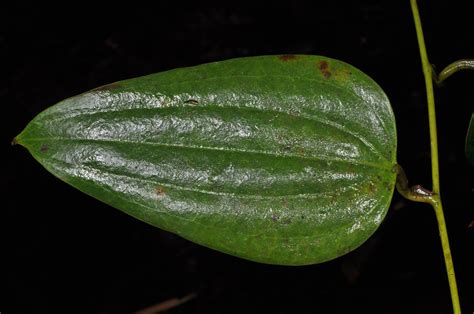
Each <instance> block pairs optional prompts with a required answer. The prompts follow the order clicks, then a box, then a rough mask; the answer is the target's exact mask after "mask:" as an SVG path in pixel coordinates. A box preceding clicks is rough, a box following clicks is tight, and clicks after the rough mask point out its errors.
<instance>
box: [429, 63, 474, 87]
mask: <svg viewBox="0 0 474 314" xmlns="http://www.w3.org/2000/svg"><path fill="white" fill-rule="evenodd" d="M461 70H474V60H473V59H461V60H457V61H455V62H453V63H451V64H449V65H448V66H447V67H445V68H444V69H443V71H441V72H439V75H436V73H435V72H434V71H433V78H434V81H435V83H436V85H440V84H441V83H442V82H443V81H444V80H445V79H447V78H448V77H450V76H451V75H453V74H454V73H456V72H458V71H461Z"/></svg>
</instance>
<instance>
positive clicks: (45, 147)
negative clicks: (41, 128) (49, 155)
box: [40, 144, 49, 153]
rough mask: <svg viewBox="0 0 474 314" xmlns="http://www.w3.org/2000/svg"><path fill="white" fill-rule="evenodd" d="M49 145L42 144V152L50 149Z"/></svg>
mask: <svg viewBox="0 0 474 314" xmlns="http://www.w3.org/2000/svg"><path fill="white" fill-rule="evenodd" d="M48 149H49V147H48V145H46V144H43V145H41V147H40V152H42V153H46V152H47V151H48Z"/></svg>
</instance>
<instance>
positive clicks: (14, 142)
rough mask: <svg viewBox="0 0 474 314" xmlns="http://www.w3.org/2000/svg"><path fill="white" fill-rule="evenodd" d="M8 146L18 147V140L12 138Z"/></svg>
mask: <svg viewBox="0 0 474 314" xmlns="http://www.w3.org/2000/svg"><path fill="white" fill-rule="evenodd" d="M10 144H11V145H12V146H15V145H18V144H19V143H18V139H17V138H16V137H14V138H13V139H12V141H11V142H10Z"/></svg>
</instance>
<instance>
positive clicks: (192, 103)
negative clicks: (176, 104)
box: [184, 99, 199, 105]
mask: <svg viewBox="0 0 474 314" xmlns="http://www.w3.org/2000/svg"><path fill="white" fill-rule="evenodd" d="M184 103H185V104H190V105H197V104H199V101H197V100H196V99H188V100H186V101H185V102H184Z"/></svg>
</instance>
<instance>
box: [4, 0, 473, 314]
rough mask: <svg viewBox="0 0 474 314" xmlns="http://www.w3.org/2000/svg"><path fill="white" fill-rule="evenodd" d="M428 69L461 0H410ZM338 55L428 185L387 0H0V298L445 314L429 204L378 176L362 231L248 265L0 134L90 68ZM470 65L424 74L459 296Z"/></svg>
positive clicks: (415, 110) (469, 251) (469, 289)
mask: <svg viewBox="0 0 474 314" xmlns="http://www.w3.org/2000/svg"><path fill="white" fill-rule="evenodd" d="M419 7H420V11H421V15H422V21H423V26H424V30H425V37H426V43H427V48H428V54H429V56H430V61H431V62H432V63H434V64H436V66H437V68H438V70H440V69H442V68H443V67H444V66H446V65H448V64H449V63H451V62H453V61H455V60H456V59H460V58H474V36H473V31H474V23H473V21H472V12H473V9H474V2H472V1H471V2H465V1H427V0H422V1H419ZM286 53H295V54H317V55H325V56H329V57H332V58H336V59H340V60H343V61H345V62H348V63H350V64H352V65H354V66H355V67H357V68H359V69H361V70H362V71H364V72H365V73H366V74H368V75H369V76H371V77H372V78H373V79H374V80H375V81H376V82H378V83H379V84H380V86H381V87H382V88H383V89H384V91H385V92H386V93H387V95H388V96H389V98H390V100H391V102H392V106H393V109H394V111H395V115H396V119H397V127H398V138H399V144H398V145H399V148H398V162H399V163H400V164H401V165H402V166H403V167H404V168H405V170H406V172H407V174H408V177H409V179H410V180H411V182H412V183H418V184H422V185H423V186H425V187H427V188H430V187H431V183H430V182H431V174H430V153H429V134H428V119H427V112H426V102H425V92H424V81H423V76H422V72H421V64H420V57H419V53H418V46H417V42H416V35H415V29H414V25H413V19H412V16H411V11H410V5H409V1H408V0H404V1H369V0H366V1H324V2H321V1H309V0H306V1H303V0H287V1H285V2H281V3H278V2H266V1H252V2H246V1H207V0H205V1H199V2H198V1H190V2H186V1H180V0H174V1H154V2H153V3H152V4H149V3H148V2H145V1H140V0H137V1H130V2H127V3H125V4H121V3H119V2H118V1H95V2H89V1H75V2H66V1H65V2H62V3H54V4H53V3H47V2H44V1H16V2H15V3H13V1H8V2H4V3H3V4H1V5H0V69H1V70H0V80H1V82H2V84H1V85H0V104H1V106H2V107H1V108H2V110H3V114H2V116H3V117H4V118H3V122H2V123H1V124H0V128H1V132H0V137H1V138H0V140H1V142H0V143H1V147H2V152H3V153H2V156H3V157H4V158H5V157H6V159H3V160H4V161H3V167H2V168H3V169H2V180H1V190H2V199H3V203H4V204H6V206H5V205H4V206H2V210H1V213H2V218H1V223H2V228H1V230H2V248H3V249H2V253H1V254H2V255H1V259H2V262H4V263H5V262H6V267H5V266H4V267H2V276H1V278H2V288H3V290H4V292H3V293H2V297H1V298H0V311H1V313H2V314H6V313H132V312H135V311H138V310H142V309H147V308H149V307H151V306H153V305H156V304H161V305H163V302H168V303H165V305H166V304H172V303H173V302H175V303H180V302H179V301H177V299H181V298H185V299H189V300H188V301H187V302H183V303H182V304H180V305H177V306H174V307H172V308H171V309H169V311H168V313H254V312H255V313H359V312H362V313H451V312H452V309H451V300H450V294H449V286H448V282H447V277H446V272H445V266H444V260H443V257H442V250H441V245H440V241H439V237H438V231H437V226H436V220H435V216H434V213H433V212H432V209H431V208H430V207H429V206H427V205H423V204H417V203H410V202H408V201H405V200H404V199H402V198H401V197H400V196H399V195H398V194H397V193H395V195H394V198H393V201H392V204H391V208H390V210H389V213H388V215H387V217H386V219H385V221H384V223H383V224H382V226H381V227H380V229H379V230H378V231H377V232H376V233H375V234H374V236H373V237H372V238H370V239H369V240H368V241H367V242H366V243H365V244H364V245H363V246H362V247H360V248H359V249H357V250H355V251H354V252H351V253H349V254H348V255H346V256H343V257H341V258H339V259H336V260H334V261H331V262H326V263H323V264H319V265H313V266H305V267H281V266H272V265H263V264H257V263H253V262H249V261H246V260H242V259H238V258H235V257H232V256H228V255H225V254H221V253H219V252H215V251H213V250H210V249H207V248H205V247H201V246H199V245H196V244H193V243H191V242H189V241H186V240H184V239H182V238H180V237H178V236H176V235H173V234H170V233H167V232H165V231H162V230H159V229H156V228H153V227H151V226H149V225H146V224H145V223H142V222H140V221H138V220H135V219H133V218H131V217H129V216H127V215H125V214H123V213H121V212H120V211H118V210H116V209H113V208H111V207H109V206H107V205H105V204H102V203H100V202H99V201H96V200H95V199H92V198H91V197H88V196H86V195H85V194H82V193H81V192H79V191H77V190H75V189H74V188H72V187H70V186H67V185H66V184H64V183H62V182H60V181H59V180H58V179H56V178H55V177H53V176H52V175H50V174H49V173H47V172H46V170H44V169H43V168H42V167H41V166H40V165H39V164H38V163H37V162H36V161H34V160H33V158H32V157H31V156H30V155H29V154H28V152H27V151H26V150H25V149H23V148H21V147H18V146H15V147H11V146H10V141H11V139H12V138H13V137H14V136H15V135H17V134H18V133H19V132H20V131H21V130H22V129H23V127H24V126H26V124H27V123H28V122H29V121H30V120H31V119H32V118H33V117H34V116H35V115H36V114H38V113H39V112H41V111H42V110H44V109H46V108H47V107H49V106H51V105H53V104H55V103H56V102H58V101H60V100H62V99H64V98H66V97H70V96H72V95H76V94H78V93H81V92H83V91H86V90H89V89H92V88H94V87H97V86H99V85H103V84H106V83H110V82H114V81H118V80H122V79H126V78H132V77H136V76H141V75H145V74H150V73H154V72H160V71H165V70H169V69H173V68H177V67H184V66H191V65H197V64H201V63H206V62H211V61H217V60H224V59H229V58H235V57H243V56H253V55H266V54H286ZM473 82H474V71H473V72H469V71H466V72H460V73H457V74H455V75H454V76H453V77H451V78H449V79H448V81H447V82H446V84H445V86H444V87H442V88H440V89H436V90H435V92H436V97H437V112H438V131H439V141H440V143H439V147H440V164H441V185H442V193H443V201H444V205H445V215H446V220H447V225H448V230H449V236H450V241H451V248H452V254H453V257H454V264H455V269H456V274H457V278H458V285H459V292H460V298H461V303H462V307H463V310H464V312H465V313H472V311H474V299H473V297H474V280H473V279H474V268H473V265H474V254H473V249H474V222H473V220H474V214H473V213H474V211H473V209H474V206H473V205H474V202H473V194H474V193H473V178H474V171H473V168H470V167H469V166H468V165H467V163H466V160H465V157H464V139H465V134H466V130H467V126H468V123H469V119H470V117H471V112H472V110H473V105H472V104H473V103H474V89H473V88H472V87H473Z"/></svg>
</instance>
